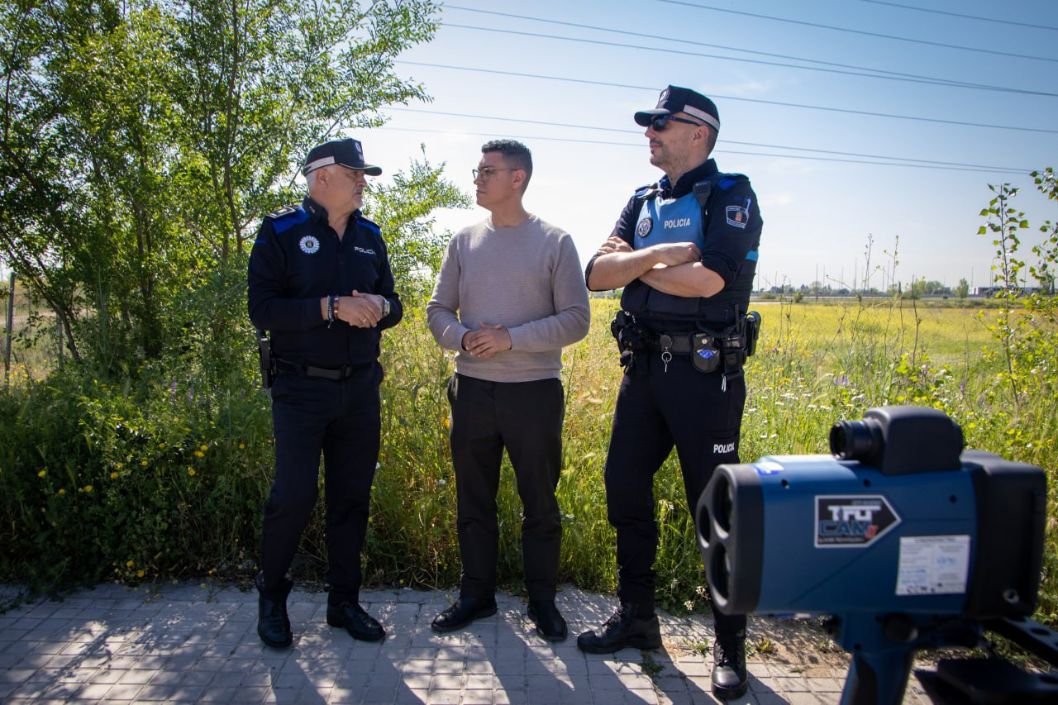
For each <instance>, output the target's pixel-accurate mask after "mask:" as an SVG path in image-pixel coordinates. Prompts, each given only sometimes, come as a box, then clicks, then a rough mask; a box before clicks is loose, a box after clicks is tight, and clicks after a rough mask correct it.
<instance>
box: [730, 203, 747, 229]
mask: <svg viewBox="0 0 1058 705" xmlns="http://www.w3.org/2000/svg"><path fill="white" fill-rule="evenodd" d="M749 204H750V199H748V198H747V199H746V202H745V204H743V205H741V206H738V205H735V206H728V207H727V209H726V210H725V213H724V215H725V218H726V219H727V224H728V225H730V226H732V227H735V228H741V229H742V230H745V229H746V224H747V223H748V222H749Z"/></svg>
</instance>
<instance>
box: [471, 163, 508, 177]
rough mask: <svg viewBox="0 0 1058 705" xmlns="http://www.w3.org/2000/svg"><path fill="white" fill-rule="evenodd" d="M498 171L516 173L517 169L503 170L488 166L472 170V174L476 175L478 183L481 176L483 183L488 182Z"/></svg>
mask: <svg viewBox="0 0 1058 705" xmlns="http://www.w3.org/2000/svg"><path fill="white" fill-rule="evenodd" d="M497 171H515V169H501V168H499V167H494V166H486V167H482V168H481V169H471V170H470V173H471V174H473V175H474V181H477V180H478V177H479V176H480V177H481V180H482V181H488V180H489V179H491V178H492V175H493V174H495V173H496V172H497Z"/></svg>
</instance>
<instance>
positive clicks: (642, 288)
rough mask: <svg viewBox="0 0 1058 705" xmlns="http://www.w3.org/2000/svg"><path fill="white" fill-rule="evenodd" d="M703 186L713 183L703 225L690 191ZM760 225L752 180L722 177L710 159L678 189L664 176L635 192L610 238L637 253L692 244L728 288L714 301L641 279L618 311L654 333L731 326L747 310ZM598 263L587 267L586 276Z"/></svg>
mask: <svg viewBox="0 0 1058 705" xmlns="http://www.w3.org/2000/svg"><path fill="white" fill-rule="evenodd" d="M699 182H709V184H710V187H711V190H710V195H709V198H708V200H707V206H708V215H707V220H706V222H704V223H703V222H702V206H701V204H700V203H699V202H698V199H697V198H696V197H695V195H694V191H693V190H694V185H695V184H696V183H699ZM652 189H656V192H655V195H654V196H653V198H651V197H649V195H650V194H651V193H652ZM762 227H763V220H762V219H761V216H760V207H759V205H758V204H757V197H756V194H754V192H753V188H752V187H751V186H750V183H749V179H747V178H746V177H745V176H743V175H741V174H724V173H721V172H720V171H719V170H718V169H717V166H716V162H715V161H714V160H712V159H709V160H707V161H706V162H704V163H703V164H701V165H700V166H698V167H696V168H694V169H692V170H691V171H689V172H687V173H686V174H683V175H682V176H681V177H680V178H679V179H677V181H676V183H675V184H671V183H670V182H669V178H668V176H664V177H662V179H661V180H660V181H659V182H658V184H657V185H656V187H647V188H643V189H640V190H638V191H637V192H636V193H635V195H633V196H632V198H630V199H629V201H628V204H627V205H626V206H625V207H624V210H623V211H622V212H621V215H620V217H619V218H618V219H617V224H616V225H615V226H614V230H613V232H612V233H611V235H616V236H618V237H620V238H621V239H622V240H624V241H625V242H627V243H628V244H629V245H630V246H631V247H632V248H633V249H643V248H645V247H650V246H651V245H655V244H658V243H662V242H666V243H671V242H693V243H695V244H696V245H697V246H698V249H699V250H700V251H701V259H700V261H701V263H702V265H703V266H705V267H706V268H708V269H710V270H712V271H714V272H716V273H717V274H718V275H719V276H720V277H721V278H722V279H723V280H724V288H723V289H722V290H721V291H720V292H718V293H717V294H715V295H714V296H712V297H710V298H692V297H682V296H673V295H671V294H665V293H664V292H660V291H657V290H656V289H654V288H652V287H651V286H649V285H648V284H645V283H643V282H642V281H641V280H639V279H636V280H635V281H633V282H630V283H629V284H628V285H627V286H626V287H625V290H624V294H623V295H622V297H621V307H622V308H623V309H625V310H626V311H628V312H630V313H632V314H635V315H636V317H637V320H641V322H643V323H645V324H647V325H648V326H649V327H652V328H659V327H660V328H664V329H666V330H680V329H684V328H688V329H689V328H693V324H695V323H705V324H712V325H717V326H722V325H728V324H730V323H733V322H734V321H735V320H736V317H737V313H736V311H738V312H742V313H745V311H746V309H747V308H748V306H749V295H750V291H751V290H752V288H753V277H754V275H755V273H756V264H757V250H758V248H759V246H760V233H761V230H762ZM597 256H598V255H596V257H597ZM594 260H595V258H594V257H593V258H592V261H591V262H589V263H588V267H587V272H586V274H587V275H590V273H591V267H592V265H593V264H594ZM660 328H659V329H660Z"/></svg>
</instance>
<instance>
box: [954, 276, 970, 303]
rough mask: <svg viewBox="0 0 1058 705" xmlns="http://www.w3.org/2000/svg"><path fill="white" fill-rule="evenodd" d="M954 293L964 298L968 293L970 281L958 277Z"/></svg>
mask: <svg viewBox="0 0 1058 705" xmlns="http://www.w3.org/2000/svg"><path fill="white" fill-rule="evenodd" d="M955 295H956V296H958V297H959V298H960V299H965V298H966V297H967V296H969V295H970V282H968V281H966V280H965V279H960V280H959V284H958V286H956V287H955Z"/></svg>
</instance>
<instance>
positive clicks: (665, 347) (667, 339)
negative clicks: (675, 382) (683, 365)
mask: <svg viewBox="0 0 1058 705" xmlns="http://www.w3.org/2000/svg"><path fill="white" fill-rule="evenodd" d="M658 345H659V346H660V347H661V361H662V362H663V363H665V370H664V371H665V372H668V371H669V363H670V362H672V336H671V335H666V334H665V333H662V334H661V335H659V336H658Z"/></svg>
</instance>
